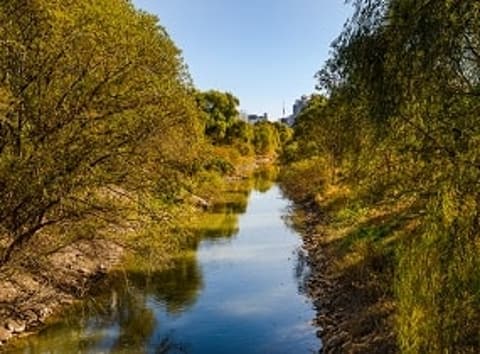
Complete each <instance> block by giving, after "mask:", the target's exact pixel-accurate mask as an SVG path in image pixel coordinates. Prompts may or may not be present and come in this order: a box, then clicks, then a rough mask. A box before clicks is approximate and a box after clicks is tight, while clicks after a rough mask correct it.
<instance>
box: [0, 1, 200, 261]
mask: <svg viewBox="0 0 480 354" xmlns="http://www.w3.org/2000/svg"><path fill="white" fill-rule="evenodd" d="M0 23H1V25H0V34H1V36H0V39H1V41H0V47H1V49H0V96H1V99H0V198H1V199H2V205H1V207H0V220H1V221H0V236H1V238H2V243H3V241H5V242H6V243H7V244H9V246H8V248H7V249H6V251H5V253H4V255H3V257H1V262H4V261H6V260H8V258H10V256H11V252H13V251H14V250H15V249H17V248H19V247H20V246H21V245H22V244H23V243H25V242H27V241H28V240H29V239H30V238H31V237H32V236H33V235H34V234H36V233H37V232H39V231H40V230H41V229H43V228H44V227H47V226H50V225H53V224H59V223H65V222H71V221H73V220H77V221H81V220H82V218H83V217H84V216H86V215H92V214H95V215H96V214H98V213H101V211H102V210H103V209H104V208H100V207H99V206H98V205H95V204H96V203H95V199H98V194H99V193H100V194H101V192H100V191H101V189H102V188H103V187H110V186H112V185H115V186H117V187H121V188H125V189H127V190H130V191H134V192H135V193H137V194H138V195H141V194H142V193H147V192H149V193H150V192H154V193H155V192H157V193H163V187H161V188H160V190H159V189H158V188H157V187H158V186H159V183H160V184H162V183H163V181H164V180H165V179H166V178H169V177H170V176H172V170H175V171H177V172H178V173H187V172H188V170H189V169H190V168H191V166H192V163H193V160H194V158H195V156H194V152H195V148H194V147H195V145H196V144H197V141H198V138H199V129H198V128H199V124H198V118H197V110H196V105H195V101H194V99H193V97H192V94H191V90H192V89H191V87H190V80H189V78H188V74H187V73H186V71H185V69H184V64H183V62H182V60H181V58H180V52H179V50H178V49H177V48H176V47H175V45H174V44H173V43H172V41H171V40H170V38H169V37H168V35H167V34H166V32H165V30H164V29H163V28H162V27H161V26H159V25H158V21H157V19H156V18H154V17H153V16H150V15H147V14H145V13H143V12H138V11H136V10H135V9H134V8H133V6H132V5H131V4H130V3H128V2H125V1H120V0H101V1H90V0H89V1H81V2H64V1H43V0H33V1H13V0H12V1H10V0H7V1H2V3H1V4H0ZM159 181H160V182H159ZM168 194H170V192H168ZM112 210H113V208H112Z"/></svg>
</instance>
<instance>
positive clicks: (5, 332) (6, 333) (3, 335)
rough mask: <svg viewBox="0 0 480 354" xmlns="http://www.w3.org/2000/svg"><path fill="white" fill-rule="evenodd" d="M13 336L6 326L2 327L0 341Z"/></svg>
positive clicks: (0, 328)
mask: <svg viewBox="0 0 480 354" xmlns="http://www.w3.org/2000/svg"><path fill="white" fill-rule="evenodd" d="M10 338H12V333H11V332H10V331H8V330H7V329H6V328H3V327H0V343H3V342H6V341H7V340H9V339H10Z"/></svg>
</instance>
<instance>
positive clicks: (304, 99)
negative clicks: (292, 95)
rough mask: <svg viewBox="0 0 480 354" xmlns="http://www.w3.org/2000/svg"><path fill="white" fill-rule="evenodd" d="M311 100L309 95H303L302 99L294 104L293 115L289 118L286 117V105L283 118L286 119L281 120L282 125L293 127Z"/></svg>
mask: <svg viewBox="0 0 480 354" xmlns="http://www.w3.org/2000/svg"><path fill="white" fill-rule="evenodd" d="M309 100H310V97H309V96H307V95H303V96H302V97H300V98H299V99H297V100H296V101H295V103H294V104H293V107H292V114H291V115H289V116H287V117H285V105H284V108H283V116H284V117H283V118H281V119H280V121H281V122H282V123H285V124H287V125H289V126H292V125H293V124H295V121H296V119H297V117H298V115H299V114H300V112H301V111H302V110H303V109H304V108H305V107H306V106H307V104H308V101H309Z"/></svg>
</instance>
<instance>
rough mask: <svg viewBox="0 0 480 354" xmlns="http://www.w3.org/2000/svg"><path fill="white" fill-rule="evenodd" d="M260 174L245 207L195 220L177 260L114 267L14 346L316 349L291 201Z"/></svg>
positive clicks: (24, 349) (32, 349)
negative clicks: (101, 285) (97, 290)
mask: <svg viewBox="0 0 480 354" xmlns="http://www.w3.org/2000/svg"><path fill="white" fill-rule="evenodd" d="M259 176H260V177H258V176H257V178H256V179H254V181H255V182H254V186H255V188H257V189H258V192H254V193H251V194H250V196H249V198H250V202H249V205H248V208H245V209H236V210H243V213H244V214H243V215H239V213H235V212H234V209H235V207H233V209H232V206H231V205H224V208H223V209H220V208H218V209H214V211H212V213H211V214H210V215H207V216H206V217H205V220H203V221H202V222H201V223H200V224H199V225H198V227H199V228H200V230H199V232H198V233H199V242H196V243H195V244H193V245H192V250H191V251H189V252H187V254H185V255H184V256H183V257H179V258H177V259H176V260H175V262H174V265H173V267H171V268H169V269H168V270H166V271H153V272H150V273H149V274H145V273H142V272H132V271H129V272H119V273H118V274H115V275H114V276H112V277H111V279H109V280H108V282H107V283H106V284H105V289H104V290H103V291H101V294H100V295H99V296H96V297H95V298H94V299H90V300H88V301H84V302H82V303H81V304H80V305H79V306H77V307H76V308H74V309H72V310H71V311H70V312H69V313H67V314H65V317H64V319H62V322H60V323H58V324H56V325H53V326H50V327H49V328H47V329H46V330H45V331H43V332H42V333H41V334H40V335H39V336H36V337H32V338H30V339H28V340H26V341H24V342H22V343H20V345H19V348H20V349H18V350H17V352H19V353H209V354H215V353H309V352H312V351H318V347H319V346H320V344H319V343H318V340H317V338H316V335H315V331H314V328H313V327H312V326H311V325H310V321H311V319H312V318H313V317H314V311H313V309H312V306H311V304H310V303H309V301H308V300H307V298H306V297H305V296H303V295H301V294H302V290H303V286H304V283H305V277H306V276H308V265H307V262H306V258H305V253H304V251H302V250H301V248H300V241H299V238H298V236H297V235H296V234H295V233H294V232H293V231H292V230H291V229H289V228H288V227H286V225H285V223H284V222H283V221H282V218H281V217H282V215H283V214H284V213H285V208H286V207H287V201H285V200H283V199H282V198H281V193H280V191H279V189H278V188H277V187H273V188H272V186H271V185H269V184H267V183H264V182H263V181H261V180H262V177H261V175H259ZM249 183H251V182H249ZM267 189H268V191H267ZM233 192H234V193H237V194H238V195H241V196H242V197H243V198H245V195H246V194H245V193H239V191H238V190H237V191H233ZM220 211H222V212H220ZM233 236H235V237H233ZM200 240H203V241H200ZM227 240H228V242H226V241H227ZM299 289H300V291H299Z"/></svg>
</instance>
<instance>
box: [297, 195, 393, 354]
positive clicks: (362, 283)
mask: <svg viewBox="0 0 480 354" xmlns="http://www.w3.org/2000/svg"><path fill="white" fill-rule="evenodd" d="M294 213H295V215H294V223H295V225H296V226H297V227H298V228H299V229H300V230H301V232H302V235H303V240H304V247H305V249H306V250H307V253H308V260H309V265H310V268H311V275H310V278H309V281H308V285H307V289H308V294H309V296H310V297H311V298H312V300H313V303H314V305H315V308H316V311H317V316H316V320H315V324H316V325H317V326H318V332H317V334H318V336H319V337H320V338H321V339H322V342H323V352H324V353H395V352H397V350H396V347H395V337H394V335H393V330H392V329H393V324H392V315H393V310H394V305H393V301H392V296H391V293H390V291H389V290H388V289H385V288H384V286H383V285H385V282H386V279H385V273H383V271H384V270H385V269H382V268H383V264H382V262H383V260H382V259H375V258H372V259H371V260H369V261H368V262H358V263H357V262H355V261H351V260H352V258H354V257H355V255H354V253H353V252H349V253H347V254H343V255H341V253H342V251H341V249H340V248H341V246H340V245H341V244H342V240H344V239H343V238H342V237H343V236H345V235H340V234H339V230H338V229H337V230H335V227H332V224H331V223H332V221H331V220H329V216H328V215H326V214H325V213H324V212H322V211H321V209H320V208H319V207H318V206H317V205H316V204H315V203H314V202H304V203H302V204H300V205H297V208H296V210H295V212H294ZM347 259H349V260H350V262H349V261H347ZM347 262H348V263H350V264H348V265H347V264H346V263H347ZM380 279H383V280H381V281H379V280H380ZM382 284H383V285H382Z"/></svg>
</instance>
